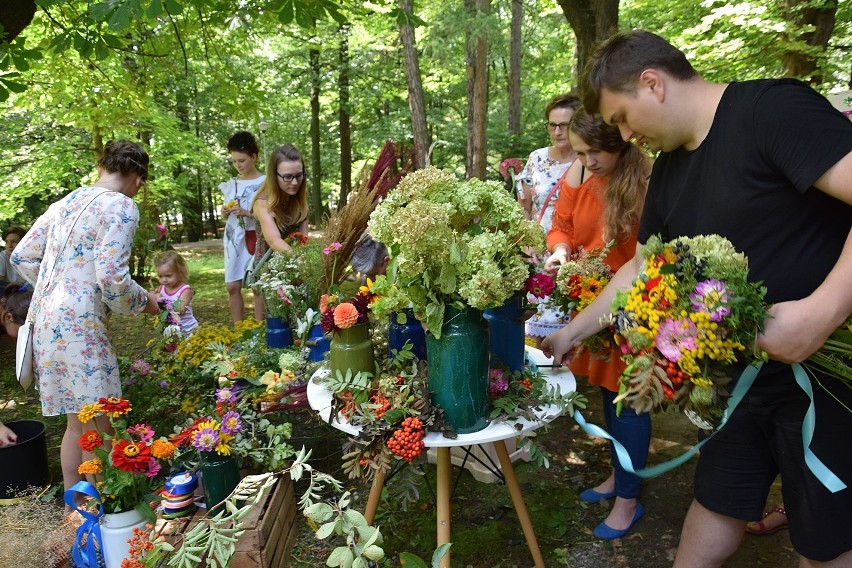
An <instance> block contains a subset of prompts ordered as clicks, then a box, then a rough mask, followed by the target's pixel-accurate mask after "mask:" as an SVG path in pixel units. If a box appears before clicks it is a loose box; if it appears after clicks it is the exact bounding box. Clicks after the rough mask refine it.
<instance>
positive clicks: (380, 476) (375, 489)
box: [364, 470, 386, 525]
mask: <svg viewBox="0 0 852 568" xmlns="http://www.w3.org/2000/svg"><path fill="white" fill-rule="evenodd" d="M385 475H386V474H385V471H384V470H379V471H377V472H376V475H375V477H373V485H372V487H370V496H369V497H367V508H366V509H365V510H364V518H366V519H367V524H369V525H372V524H373V520H375V518H376V511H377V510H378V508H379V501H380V500H381V498H382V488H383V487H384V486H385Z"/></svg>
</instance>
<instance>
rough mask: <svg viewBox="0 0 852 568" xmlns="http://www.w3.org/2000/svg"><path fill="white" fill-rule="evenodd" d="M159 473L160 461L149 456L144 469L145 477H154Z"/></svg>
mask: <svg viewBox="0 0 852 568" xmlns="http://www.w3.org/2000/svg"><path fill="white" fill-rule="evenodd" d="M158 473H160V462H158V461H157V460H155V459H154V458H151V459H150V460H148V469H147V471H145V477H154V476H156V475H157V474H158Z"/></svg>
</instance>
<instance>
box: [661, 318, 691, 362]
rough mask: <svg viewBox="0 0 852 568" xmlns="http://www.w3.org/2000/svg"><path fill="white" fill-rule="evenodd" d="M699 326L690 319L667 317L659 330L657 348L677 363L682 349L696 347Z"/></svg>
mask: <svg viewBox="0 0 852 568" xmlns="http://www.w3.org/2000/svg"><path fill="white" fill-rule="evenodd" d="M697 337H698V328H697V327H695V324H694V323H692V322H691V321H690V320H688V319H678V320H673V319H670V318H667V319H666V321H664V322H663V323H662V324H661V325H660V327H659V329H658V330H657V338H656V339H657V349H659V351H660V353H662V354H663V356H664V357H665V358H666V359H668V360H669V361H673V362H675V363H677V362H678V361H679V360H680V353H681V349H695V340H696V338H697Z"/></svg>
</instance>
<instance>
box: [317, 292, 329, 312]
mask: <svg viewBox="0 0 852 568" xmlns="http://www.w3.org/2000/svg"><path fill="white" fill-rule="evenodd" d="M319 309H320V313H321V314H324V313H325V312H327V311H328V294H323V295H322V296H320V305H319Z"/></svg>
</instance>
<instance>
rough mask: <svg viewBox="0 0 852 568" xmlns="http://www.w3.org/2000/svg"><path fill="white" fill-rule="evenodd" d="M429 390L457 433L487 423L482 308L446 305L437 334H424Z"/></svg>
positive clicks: (485, 335) (488, 406)
mask: <svg viewBox="0 0 852 568" xmlns="http://www.w3.org/2000/svg"><path fill="white" fill-rule="evenodd" d="M426 352H427V367H428V371H429V392H430V393H431V395H432V403H433V404H436V405H438V406H440V407H441V408H443V409H444V418H445V419H446V421H447V423H448V424H449V425H450V426H452V427H453V429H454V430H455V431H456V432H458V433H459V434H469V433H471V432H477V431H479V430H482V429H483V428H485V427H486V426H488V415H489V413H490V411H491V399H490V397H489V384H488V327H487V326H486V325H485V320H483V319H482V312H481V311H480V310H476V309H473V308H467V309H465V310H457V309H456V308H453V307H452V306H447V307H446V308H445V310H444V324H443V325H442V326H441V337H440V338H436V337H435V336H434V335H432V334H431V333H429V334H427V335H426Z"/></svg>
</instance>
